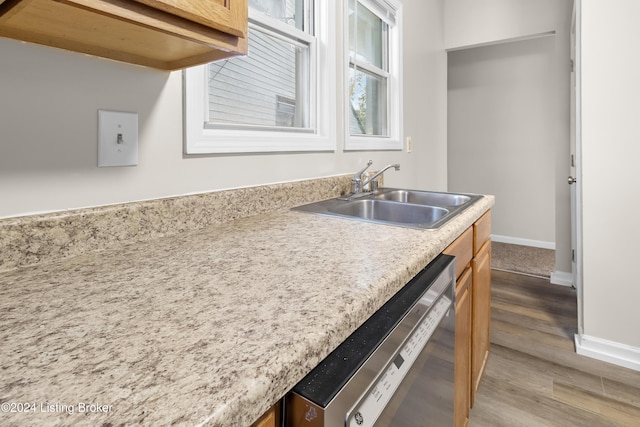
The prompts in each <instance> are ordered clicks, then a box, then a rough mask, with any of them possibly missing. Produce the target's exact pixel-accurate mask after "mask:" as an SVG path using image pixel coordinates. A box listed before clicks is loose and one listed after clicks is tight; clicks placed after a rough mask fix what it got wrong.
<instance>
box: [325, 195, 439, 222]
mask: <svg viewBox="0 0 640 427" xmlns="http://www.w3.org/2000/svg"><path fill="white" fill-rule="evenodd" d="M327 211H328V212H331V213H334V214H337V215H344V216H352V217H358V218H362V219H367V220H372V221H384V222H390V223H399V224H431V223H434V222H436V221H438V220H439V219H441V218H442V217H444V216H445V215H446V214H448V213H449V211H448V210H446V209H444V208H438V207H434V206H424V205H411V204H401V203H396V202H390V201H386V200H371V199H360V200H351V201H346V202H345V203H341V204H337V205H335V206H330V207H329V208H327Z"/></svg>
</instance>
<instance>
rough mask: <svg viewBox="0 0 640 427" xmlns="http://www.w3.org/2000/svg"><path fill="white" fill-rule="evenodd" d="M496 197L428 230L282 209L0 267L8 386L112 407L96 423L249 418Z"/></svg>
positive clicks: (58, 419)
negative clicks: (71, 255)
mask: <svg viewBox="0 0 640 427" xmlns="http://www.w3.org/2000/svg"><path fill="white" fill-rule="evenodd" d="M493 203H494V198H493V196H485V197H484V198H482V199H481V200H479V201H478V202H476V203H475V204H474V205H472V206H471V207H469V208H468V209H467V210H465V211H463V212H462V213H461V214H460V215H459V216H457V217H456V218H454V219H453V220H452V221H450V222H449V223H447V224H445V225H444V226H443V227H442V228H440V229H438V230H428V231H425V230H410V229H404V228H399V227H390V226H382V225H376V224H368V223H361V222H356V221H348V220H343V219H336V218H327V217H321V216H318V215H312V214H308V213H302V212H291V211H288V210H287V211H277V212H273V213H270V214H267V215H264V216H260V217H248V218H244V219H240V220H236V221H232V222H230V223H225V224H219V225H213V226H209V227H207V228H206V229H203V230H202V231H196V232H185V233H179V234H176V235H173V236H167V237H164V238H160V239H158V240H157V241H154V242H141V243H133V244H129V245H127V246H125V247H123V248H122V249H121V250H109V251H106V252H104V253H102V254H96V253H86V254H83V255H80V256H77V257H74V258H70V259H68V260H63V261H61V262H58V263H54V264H42V265H39V266H32V267H28V268H22V269H19V270H15V271H10V272H8V274H5V275H4V277H0V294H2V295H1V296H2V299H0V311H3V312H4V313H9V316H8V317H5V318H4V319H3V321H2V324H1V325H0V326H1V327H0V338H3V342H4V343H5V345H4V347H3V349H2V350H0V356H1V357H0V359H2V360H3V362H5V363H4V366H6V367H7V369H8V370H7V371H6V372H8V375H7V377H6V381H9V382H10V384H13V386H11V387H13V388H11V387H10V388H9V389H6V388H5V389H4V390H2V391H3V396H5V398H15V399H27V398H31V399H34V398H40V399H45V400H46V399H48V400H52V399H56V398H57V399H61V400H62V401H63V402H64V401H70V400H72V398H71V397H70V396H74V394H73V393H75V395H77V396H79V397H80V398H88V397H93V398H94V399H98V400H100V399H101V401H102V402H103V403H111V404H113V406H114V408H115V409H114V411H113V412H111V413H108V414H96V415H95V418H91V424H95V423H112V424H120V423H124V424H130V423H136V424H142V425H158V424H169V423H176V424H179V425H212V426H248V425H250V424H251V423H252V422H253V421H255V420H256V419H257V418H258V417H259V416H260V415H262V413H264V411H266V410H267V409H268V408H269V407H270V406H271V405H272V404H273V403H275V402H276V401H277V400H278V399H279V398H281V397H282V396H283V395H284V394H285V393H286V392H287V391H288V390H290V389H291V387H293V385H295V384H296V383H297V381H299V380H300V379H301V378H302V377H304V375H306V373H308V372H309V371H310V370H311V369H312V368H313V367H314V366H315V365H316V364H317V363H318V362H319V361H320V360H322V359H323V358H324V357H326V355H328V354H329V353H330V352H331V351H332V350H333V349H334V348H335V347H336V346H337V345H339V344H340V343H341V342H342V341H343V340H344V339H345V338H346V337H347V336H348V335H349V334H350V333H351V332H352V331H353V330H355V329H356V328H357V327H358V326H359V325H360V324H362V323H363V322H364V321H365V320H366V319H367V318H368V317H369V316H370V315H371V314H373V313H374V312H375V311H376V310H377V309H378V308H379V307H380V306H381V305H382V304H384V302H386V300H388V299H389V298H390V297H391V296H392V295H393V294H394V293H395V292H397V291H398V290H399V289H400V288H401V287H402V286H403V285H404V284H405V283H406V282H408V281H409V280H410V279H411V278H412V277H413V276H414V275H415V274H417V272H419V271H420V270H421V269H422V268H423V267H424V266H425V265H427V264H428V263H429V262H430V261H431V260H432V259H433V258H435V256H437V255H438V254H439V253H440V252H442V250H443V249H444V248H445V247H446V246H448V245H449V244H450V243H451V242H452V241H453V240H454V239H455V238H456V237H457V236H458V235H460V234H461V233H462V232H463V231H464V230H465V229H466V228H468V227H469V226H471V225H472V224H473V222H475V220H477V219H478V218H479V217H480V216H481V215H482V214H483V213H484V212H486V211H487V210H488V209H490V208H491V206H493ZM372 248H374V249H375V250H373V251H372V250H371V249H372ZM189 252H191V253H189ZM363 254H364V255H363ZM247 261H250V262H247ZM115 266H117V268H114V267H115ZM132 280H133V281H132ZM34 286H38V287H37V288H34ZM152 286H154V287H156V288H157V289H156V291H155V292H146V290H147V289H149V288H150V287H152ZM107 289H108V292H105V290H107ZM208 295H211V297H208ZM193 296H197V298H193ZM214 296H215V297H214ZM207 298H213V299H207ZM254 300H255V302H251V301H254ZM301 302H304V303H303V304H300V303H301ZM294 303H295V304H294ZM229 307H232V308H231V309H230V308H229ZM229 310H231V311H229ZM270 316H271V317H270ZM43 327H44V329H42V328H43ZM154 331H155V332H154ZM83 334H84V335H83ZM91 334H93V335H91ZM85 335H86V336H90V337H91V336H93V337H98V338H100V337H101V336H104V338H100V339H99V343H100V344H101V345H102V346H96V343H95V342H94V341H92V340H89V341H88V342H86V341H83V342H82V343H80V342H79V341H77V339H76V337H81V336H85ZM48 340H54V341H51V342H52V343H54V342H55V343H56V344H55V345H56V346H58V347H59V348H55V347H51V345H53V344H51V345H49V344H47V342H48ZM212 343H215V345H213V346H212ZM80 350H81V351H80ZM78 351H80V352H79V353H78ZM24 354H32V356H31V357H30V359H29V360H27V361H25V360H24V359H22V358H21V357H22V356H20V355H24ZM54 356H55V358H54V359H51V358H52V357H54ZM52 360H53V361H52ZM60 360H64V361H65V362H66V364H60ZM12 363H13V365H12ZM43 365H44V366H47V367H48V369H47V372H46V375H44V376H43V375H42V372H41V370H38V369H37V367H38V366H43ZM104 370H106V372H107V373H110V377H104V376H103V375H100V374H96V372H101V371H104ZM111 377H113V378H111ZM12 380H13V382H11V381H12ZM20 384H23V386H20ZM65 399H66V400H65ZM196 400H197V401H198V402H199V405H198V406H197V407H194V406H193V405H192V404H190V403H191V402H192V401H196ZM140 411H142V413H140ZM39 416H40V419H39V420H40V421H43V422H44V424H45V425H75V424H77V419H75V418H73V417H74V416H75V415H70V416H64V414H62V415H61V414H53V415H52V414H39ZM92 416H94V414H92ZM33 420H34V422H36V420H38V418H35V417H34V418H33ZM0 421H2V419H0ZM5 421H8V425H19V423H20V418H15V417H14V418H8V419H7V418H5ZM13 422H15V424H12V423H13Z"/></svg>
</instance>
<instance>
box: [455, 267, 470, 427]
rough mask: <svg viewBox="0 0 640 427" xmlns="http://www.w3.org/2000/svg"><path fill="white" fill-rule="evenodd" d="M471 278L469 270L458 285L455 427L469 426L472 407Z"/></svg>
mask: <svg viewBox="0 0 640 427" xmlns="http://www.w3.org/2000/svg"><path fill="white" fill-rule="evenodd" d="M471 277H472V275H471V269H470V268H467V269H466V270H465V272H464V273H463V274H462V276H461V277H460V279H459V280H458V282H457V283H456V348H455V377H454V378H455V379H454V388H453V389H454V391H455V402H454V418H453V425H454V426H455V427H465V426H466V425H467V423H468V422H469V407H470V406H471V298H472V297H471V293H472V290H471V289H472V280H471Z"/></svg>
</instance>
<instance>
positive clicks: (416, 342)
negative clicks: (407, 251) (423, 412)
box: [347, 295, 452, 427]
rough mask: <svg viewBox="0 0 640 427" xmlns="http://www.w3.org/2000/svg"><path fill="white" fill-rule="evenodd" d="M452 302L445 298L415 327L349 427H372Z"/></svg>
mask: <svg viewBox="0 0 640 427" xmlns="http://www.w3.org/2000/svg"><path fill="white" fill-rule="evenodd" d="M451 303H452V301H451V299H450V298H449V297H447V296H446V295H443V296H442V297H441V298H440V299H439V300H438V302H437V303H436V304H435V305H434V306H433V307H432V308H431V310H429V312H428V313H427V315H426V316H425V317H424V318H423V319H422V320H421V321H420V323H419V324H418V325H417V326H416V328H415V329H414V331H413V332H412V334H411V335H410V336H409V338H408V339H407V340H406V341H405V343H404V344H403V345H402V347H400V348H399V349H398V351H397V352H396V353H395V355H394V356H393V357H392V358H391V361H390V362H389V363H388V365H387V367H386V368H385V369H384V370H383V371H382V373H381V375H379V376H378V377H377V378H376V380H375V381H374V382H373V383H372V385H371V386H370V387H369V388H368V390H367V392H366V393H365V394H364V396H363V397H362V398H361V399H360V401H359V402H358V403H357V404H356V405H355V406H354V407H353V408H352V409H351V410H350V411H349V415H348V418H347V426H348V427H371V426H373V425H374V424H375V422H376V421H377V419H378V417H379V416H380V414H381V413H382V411H383V410H384V408H385V407H386V406H387V404H388V403H389V401H390V400H391V398H392V397H393V395H394V393H395V392H396V390H397V388H398V386H399V385H400V383H401V382H402V380H403V379H404V377H405V376H406V375H407V372H408V371H409V369H411V366H412V365H413V363H414V362H415V360H416V359H417V358H418V355H420V352H421V351H422V349H423V348H424V347H425V345H426V344H427V341H429V338H431V335H433V332H434V331H435V330H436V328H437V327H438V325H439V324H440V322H441V320H442V319H443V318H444V317H445V316H446V315H447V312H448V310H449V308H450V307H451V305H452V304H451Z"/></svg>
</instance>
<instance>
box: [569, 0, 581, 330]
mask: <svg viewBox="0 0 640 427" xmlns="http://www.w3.org/2000/svg"><path fill="white" fill-rule="evenodd" d="M580 1H581V0H576V1H575V3H574V6H573V19H572V25H571V123H570V138H571V140H570V144H569V146H570V153H569V154H570V158H569V162H570V175H569V177H568V178H567V180H568V185H570V186H571V190H570V197H571V274H572V276H573V277H572V279H573V286H574V287H575V288H576V291H577V298H578V333H579V334H582V264H581V263H582V236H581V234H580V230H582V225H581V219H582V215H581V212H580V198H581V197H580V194H581V188H582V182H581V163H580V162H581V149H580V141H581V140H580V132H581V125H580V103H581V101H580Z"/></svg>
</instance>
